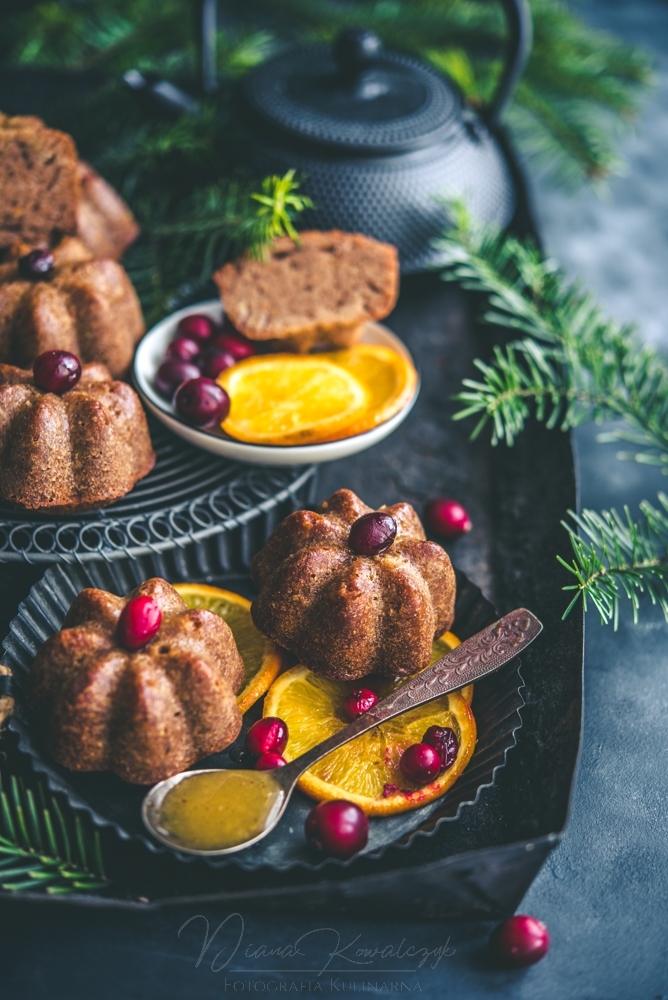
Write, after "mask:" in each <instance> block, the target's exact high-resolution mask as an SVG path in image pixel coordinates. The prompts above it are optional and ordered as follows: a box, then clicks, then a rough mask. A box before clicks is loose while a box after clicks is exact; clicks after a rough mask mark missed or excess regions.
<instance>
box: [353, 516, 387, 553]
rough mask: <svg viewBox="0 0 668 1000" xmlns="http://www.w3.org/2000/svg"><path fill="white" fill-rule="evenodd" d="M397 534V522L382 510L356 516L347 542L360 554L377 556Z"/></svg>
mask: <svg viewBox="0 0 668 1000" xmlns="http://www.w3.org/2000/svg"><path fill="white" fill-rule="evenodd" d="M396 536H397V522H396V521H395V520H394V518H393V517H392V516H391V515H390V514H384V513H383V511H382V510H374V511H371V513H370V514H362V516H361V517H358V518H357V520H356V521H355V523H354V524H353V526H352V528H351V529H350V535H349V536H348V543H349V545H350V547H351V548H352V549H354V550H355V552H357V554H358V555H360V556H379V555H381V553H383V552H387V550H388V549H389V547H390V545H391V544H392V542H393V541H394V539H395V538H396Z"/></svg>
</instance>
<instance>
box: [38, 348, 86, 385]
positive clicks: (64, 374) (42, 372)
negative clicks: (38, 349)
mask: <svg viewBox="0 0 668 1000" xmlns="http://www.w3.org/2000/svg"><path fill="white" fill-rule="evenodd" d="M32 373H33V377H34V379H35V385H36V386H37V388H38V389H43V390H44V392H57V393H58V394H62V393H63V392H67V391H68V390H69V389H73V388H74V386H75V385H76V384H77V382H78V381H79V379H80V378H81V362H80V361H79V359H78V357H77V356H76V354H71V353H70V352H69V351H45V352H44V354H40V355H39V357H38V358H35V361H34V363H33V366H32Z"/></svg>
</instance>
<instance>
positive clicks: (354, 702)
mask: <svg viewBox="0 0 668 1000" xmlns="http://www.w3.org/2000/svg"><path fill="white" fill-rule="evenodd" d="M377 704H378V695H377V694H376V692H375V691H372V690H371V688H355V689H354V690H353V691H351V692H350V694H349V695H348V697H347V698H346V700H345V701H344V703H343V709H344V711H345V713H346V715H347V716H348V718H349V719H350V720H351V722H352V721H353V719H358V718H359V717H360V715H365V714H366V713H367V712H368V711H369V709H370V708H373V706H374V705H377Z"/></svg>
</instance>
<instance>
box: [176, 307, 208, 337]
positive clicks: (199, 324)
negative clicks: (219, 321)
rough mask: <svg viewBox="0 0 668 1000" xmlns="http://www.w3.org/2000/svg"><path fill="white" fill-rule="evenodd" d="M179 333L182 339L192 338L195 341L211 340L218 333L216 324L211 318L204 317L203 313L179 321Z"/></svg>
mask: <svg viewBox="0 0 668 1000" xmlns="http://www.w3.org/2000/svg"><path fill="white" fill-rule="evenodd" d="M176 329H177V332H178V334H179V335H180V336H182V337H192V338H193V340H197V341H200V342H202V341H206V340H209V339H210V338H211V337H212V336H213V334H214V333H215V332H216V329H217V327H216V324H215V322H214V321H213V320H212V319H211V317H210V316H203V315H202V314H201V313H192V314H191V315H190V316H184V317H183V319H182V320H179V325H178V326H177V328H176Z"/></svg>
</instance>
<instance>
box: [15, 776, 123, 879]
mask: <svg viewBox="0 0 668 1000" xmlns="http://www.w3.org/2000/svg"><path fill="white" fill-rule="evenodd" d="M107 885H108V880H107V877H106V874H105V871H104V865H103V861H102V849H101V842H100V833H99V830H94V831H90V830H89V829H88V827H87V826H85V825H84V823H83V822H82V819H81V816H80V815H79V814H78V813H73V819H71V820H69V819H67V820H66V819H65V817H64V815H63V813H62V810H61V808H60V806H59V804H58V801H57V799H56V798H54V797H53V796H52V795H50V793H48V792H45V790H44V787H43V785H41V784H40V785H39V786H38V788H37V789H36V790H33V789H32V788H26V786H25V785H24V783H23V781H22V780H21V779H20V778H17V777H16V775H7V774H6V772H4V773H0V889H3V890H5V891H7V892H26V891H29V892H40V891H44V892H46V893H49V894H50V895H66V894H69V893H74V892H92V891H93V890H96V889H103V888H106V886H107Z"/></svg>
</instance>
